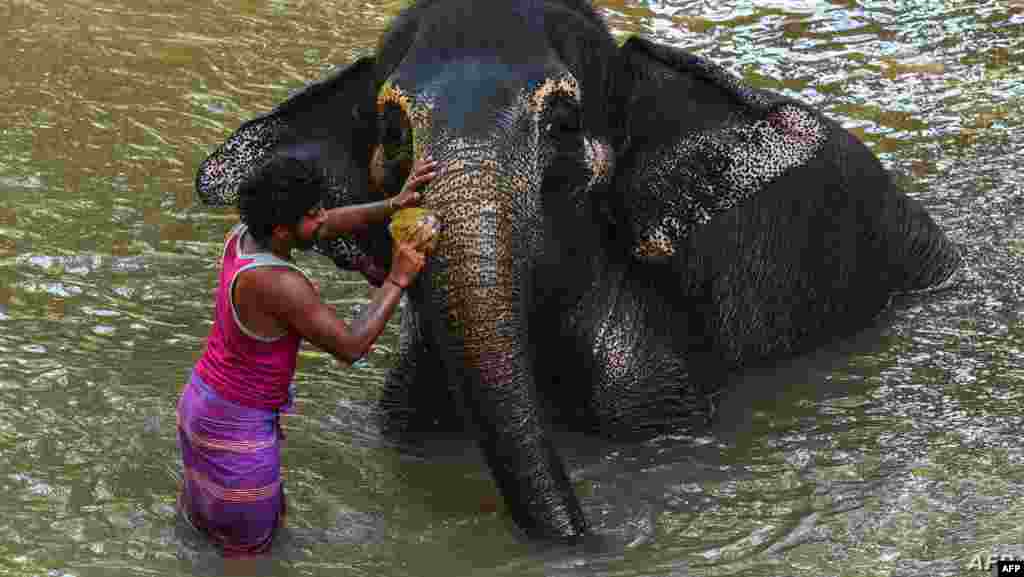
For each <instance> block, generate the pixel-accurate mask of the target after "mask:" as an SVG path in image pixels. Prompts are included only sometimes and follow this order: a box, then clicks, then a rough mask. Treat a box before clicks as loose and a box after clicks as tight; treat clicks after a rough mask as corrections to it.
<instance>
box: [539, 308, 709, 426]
mask: <svg viewBox="0 0 1024 577" xmlns="http://www.w3.org/2000/svg"><path fill="white" fill-rule="evenodd" d="M640 292H641V293H643V294H642V295H637V294H626V293H620V294H619V295H617V296H616V297H615V298H609V299H607V300H604V299H601V300H604V302H601V303H595V304H594V309H592V311H591V312H590V313H587V314H588V315H593V316H592V317H591V318H590V320H588V321H584V322H573V323H571V325H572V326H574V327H575V328H576V332H577V339H578V340H577V348H578V349H579V350H581V351H585V352H584V356H585V358H586V362H585V363H584V364H585V366H587V367H589V374H588V375H587V377H586V378H587V381H588V382H587V385H586V387H585V388H584V389H582V390H583V393H584V394H583V395H582V400H583V402H582V407H580V403H579V401H580V398H577V399H576V401H577V404H576V407H580V408H582V413H583V414H582V417H583V419H582V420H584V421H587V422H586V425H587V426H588V428H589V429H591V430H592V431H594V432H595V433H597V434H600V435H602V436H606V437H617V438H622V437H650V436H653V435H657V434H662V433H665V432H669V431H680V430H687V429H693V428H695V427H702V426H704V425H706V424H707V422H708V421H709V420H710V418H711V417H712V415H713V413H714V403H713V397H714V393H715V392H717V391H718V389H719V386H720V385H721V383H722V382H723V379H724V374H725V372H724V369H722V368H721V364H720V363H717V362H715V359H714V358H713V355H712V354H711V353H710V351H709V350H707V343H704V342H703V339H702V338H701V337H700V335H699V330H697V331H695V330H694V329H693V328H692V327H690V325H691V324H694V325H699V323H698V322H697V318H695V317H694V314H693V313H688V314H676V315H668V316H666V315H665V314H658V315H655V316H651V313H652V312H653V311H654V310H657V311H661V312H663V311H664V310H665V309H664V307H663V306H659V305H657V304H655V303H657V302H659V299H658V297H657V296H656V294H655V293H654V291H644V290H641V291H640ZM648 293H649V294H648ZM613 301H614V302H613ZM563 365H564V363H563ZM569 370H576V369H575V368H574V367H573V368H569ZM569 379H571V375H567V374H566V375H561V376H560V378H559V379H558V380H559V381H562V382H565V381H567V380H569ZM576 380H578V375H577V376H576ZM560 404H566V403H560ZM561 414H562V415H565V414H567V411H566V410H562V411H561ZM577 414H578V413H577Z"/></svg>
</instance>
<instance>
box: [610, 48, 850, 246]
mask: <svg viewBox="0 0 1024 577" xmlns="http://www.w3.org/2000/svg"><path fill="white" fill-rule="evenodd" d="M621 51H622V57H623V62H624V64H625V66H626V68H627V72H628V74H627V76H628V77H629V81H628V82H629V83H630V89H629V96H628V104H627V106H628V111H627V114H628V116H629V122H628V129H627V130H628V137H629V142H630V145H629V147H628V148H627V149H626V151H625V152H624V153H623V154H622V155H621V156H620V166H619V168H618V172H617V175H616V180H617V184H616V189H617V190H618V191H619V192H620V193H621V195H620V196H619V198H621V199H622V202H625V203H626V206H623V207H621V208H622V210H620V211H619V214H620V215H621V216H620V217H619V218H620V219H625V220H627V221H628V222H625V223H620V224H622V225H625V227H626V230H628V231H629V232H630V233H631V235H632V238H631V242H632V246H631V250H632V253H633V256H634V257H635V258H637V259H640V260H643V261H661V260H664V259H665V258H666V257H671V256H672V255H674V254H675V253H676V251H677V250H678V249H679V248H680V247H681V246H682V244H683V242H684V240H685V239H686V237H687V236H688V235H690V234H691V231H692V230H693V229H694V228H695V227H698V226H701V225H703V224H705V223H707V222H709V221H710V220H711V219H712V218H713V217H714V216H715V215H716V214H719V213H722V212H725V211H727V210H729V209H731V208H732V207H734V206H737V205H738V204H740V203H742V202H743V201H744V200H746V199H748V198H750V197H752V196H754V195H756V194H758V193H759V192H761V191H763V190H764V189H765V188H766V187H767V185H768V184H770V183H771V182H772V181H773V180H774V179H776V178H778V177H779V176H780V175H782V174H783V173H784V172H786V171H788V170H790V169H792V168H794V167H799V166H801V165H804V164H806V163H807V162H808V161H809V160H811V159H812V158H813V157H815V156H816V155H817V154H818V153H819V151H820V150H821V149H822V148H823V146H824V145H825V143H826V142H828V140H829V137H830V134H831V131H832V130H833V125H832V124H831V123H829V122H828V121H826V120H825V119H824V118H822V117H821V116H820V115H819V114H818V113H817V112H815V111H814V110H812V109H810V108H809V107H807V106H806V105H804V104H802V103H799V102H797V101H794V100H792V99H789V98H786V97H783V96H780V95H777V94H773V93H771V92H767V91H762V90H758V89H755V88H751V87H748V86H746V85H744V84H742V83H741V82H740V80H739V79H738V78H736V77H735V76H733V75H732V74H730V73H729V72H728V71H726V70H725V69H723V68H721V67H720V66H718V65H716V64H714V63H711V62H709V61H707V60H705V59H703V58H700V57H699V56H695V55H693V54H689V53H687V52H684V51H683V50H680V49H677V48H672V47H668V46H663V45H659V44H656V43H653V42H650V41H647V40H644V39H641V38H637V37H633V38H630V39H629V40H628V41H627V42H626V43H625V44H624V45H623V46H622V48H621Z"/></svg>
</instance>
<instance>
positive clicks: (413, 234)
mask: <svg viewBox="0 0 1024 577" xmlns="http://www.w3.org/2000/svg"><path fill="white" fill-rule="evenodd" d="M388 232H390V233H391V238H393V239H395V240H396V241H398V242H408V241H410V240H411V241H414V242H415V243H416V244H417V245H418V246H423V247H424V248H425V249H426V250H430V251H432V250H434V247H435V246H436V245H437V235H438V233H439V232H441V220H440V219H438V218H437V215H436V214H434V213H433V211H430V210H427V209H425V208H403V209H401V210H399V211H397V212H395V214H393V215H391V223H390V224H388Z"/></svg>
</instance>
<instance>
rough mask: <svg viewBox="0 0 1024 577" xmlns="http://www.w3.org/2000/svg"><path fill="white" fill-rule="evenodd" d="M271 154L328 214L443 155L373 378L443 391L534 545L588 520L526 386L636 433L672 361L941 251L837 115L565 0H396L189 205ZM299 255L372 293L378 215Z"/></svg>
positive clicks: (667, 386) (668, 398) (213, 170)
mask: <svg viewBox="0 0 1024 577" xmlns="http://www.w3.org/2000/svg"><path fill="white" fill-rule="evenodd" d="M270 151H276V152H284V153H287V154H295V155H302V156H303V157H304V158H307V159H310V160H311V161H313V162H315V163H316V165H317V166H319V167H320V169H321V170H322V171H323V172H324V174H325V175H326V176H327V177H328V178H327V180H328V182H330V183H331V184H330V187H329V190H325V191H324V198H325V204H326V205H327V206H335V205H340V204H349V203H354V202H363V201H370V200H376V199H378V198H382V196H383V195H384V194H385V191H389V192H390V193H391V194H394V193H395V192H397V190H398V185H399V184H400V183H401V182H402V181H403V180H404V179H405V177H406V175H407V174H408V171H409V167H410V166H411V164H412V159H413V158H422V157H428V156H429V157H431V158H433V159H434V160H436V161H437V162H438V163H439V169H438V170H439V172H438V175H437V177H436V178H435V179H434V180H433V181H432V182H431V183H430V184H429V185H428V186H427V188H426V189H425V190H424V191H423V204H424V206H425V207H426V208H429V209H432V210H433V211H435V212H436V214H437V215H438V216H439V217H440V219H441V220H442V222H443V225H444V226H443V230H442V233H441V236H440V238H439V239H438V244H437V248H436V250H435V252H434V253H433V254H432V255H431V258H430V259H429V262H428V265H427V268H426V269H425V271H424V273H423V274H421V275H420V277H419V278H418V280H417V282H416V283H415V285H414V286H413V287H411V289H410V291H409V294H408V298H409V302H410V303H411V305H412V306H411V307H410V308H409V309H407V310H406V311H405V313H404V314H403V318H402V323H403V326H402V341H403V343H402V352H401V356H400V358H399V362H398V364H399V366H398V368H397V370H396V371H394V372H392V373H391V375H389V383H390V382H398V383H399V384H400V385H401V387H400V388H401V389H402V390H405V391H407V392H408V393H409V394H410V395H413V396H415V395H416V394H417V393H416V391H423V390H426V391H430V392H429V393H427V394H425V396H426V397H427V400H426V401H425V402H426V403H427V404H429V403H431V402H434V403H450V404H452V405H457V407H458V410H459V413H460V415H461V416H462V417H464V418H465V420H466V421H467V423H468V424H469V425H470V427H471V429H472V430H473V431H474V432H475V433H476V434H477V437H478V439H479V444H480V447H481V449H482V450H483V453H484V455H485V458H486V460H487V463H488V465H489V467H490V469H491V472H492V475H493V477H494V479H495V481H496V483H497V485H498V487H499V490H500V491H501V493H502V495H503V496H504V498H505V500H506V502H507V504H508V510H509V511H510V513H511V515H512V518H513V519H514V520H515V522H516V524H517V525H518V526H519V527H520V528H521V529H522V530H523V531H525V532H526V533H527V534H528V535H530V536H536V537H545V538H563V539H575V538H577V537H580V536H582V535H584V534H586V533H587V532H588V524H587V521H586V518H585V516H584V515H583V513H582V510H581V507H580V504H579V501H578V499H577V497H576V495H575V493H574V491H573V490H572V488H571V485H570V482H569V479H568V475H567V474H566V472H565V468H564V465H563V463H562V461H561V459H560V458H559V457H558V455H557V453H556V451H555V449H554V447H553V445H552V441H551V439H550V436H549V433H548V427H547V424H546V420H547V418H548V415H547V413H546V411H545V408H546V407H547V406H548V405H547V403H548V399H547V398H546V395H550V396H553V397H557V396H559V395H562V396H563V397H568V398H570V399H571V400H572V401H571V402H575V401H576V400H578V404H579V405H580V406H585V408H584V409H582V410H585V411H589V412H590V413H592V414H593V415H598V417H597V418H598V419H599V420H600V419H604V421H603V422H605V423H610V422H612V421H616V420H620V417H621V416H622V415H625V416H626V417H625V419H626V420H627V421H629V420H630V419H632V421H629V422H627V427H629V426H634V424H635V426H636V428H638V429H639V428H642V426H641V425H640V424H637V423H640V422H641V421H645V420H646V421H647V422H652V421H655V420H659V419H660V415H663V414H669V413H671V414H673V415H675V414H676V412H685V411H688V410H690V409H691V408H692V406H693V405H692V404H689V403H687V402H683V403H680V402H678V399H679V398H680V397H681V396H682V395H685V394H691V393H692V391H691V390H690V389H688V388H687V382H688V380H689V379H690V375H689V369H688V362H689V361H688V360H687V359H688V355H689V352H690V351H691V350H696V349H700V348H705V349H708V348H709V347H710V348H714V347H719V346H720V348H721V349H722V350H723V351H724V352H723V353H722V354H718V353H717V352H716V351H712V354H709V355H707V356H709V357H715V358H719V357H721V358H723V359H725V360H727V361H728V362H731V363H733V364H741V363H742V362H744V361H745V360H749V359H763V358H767V357H770V356H772V355H774V354H778V353H780V352H792V351H795V350H798V348H799V347H801V346H804V347H806V345H807V343H809V342H811V339H812V337H814V336H820V335H822V334H828V332H829V322H833V321H835V319H837V318H838V319H840V320H842V321H844V322H845V321H850V320H851V319H852V320H856V321H858V322H860V321H862V319H863V318H865V317H867V318H870V316H871V314H874V313H875V312H877V310H878V308H880V307H881V306H884V303H885V302H886V301H887V298H888V293H889V292H891V291H893V290H896V289H899V288H900V283H901V282H903V281H901V280H900V279H898V278H896V277H897V276H900V275H902V276H901V277H900V278H902V279H904V280H906V279H911V278H912V277H913V279H914V282H915V283H917V284H919V285H926V284H930V283H933V282H934V281H936V280H940V279H944V278H946V277H947V276H948V275H949V273H950V270H952V268H954V264H955V263H954V261H956V259H955V258H954V257H952V256H951V255H952V251H951V250H950V248H949V243H948V241H946V240H945V237H943V236H942V234H941V232H940V231H938V230H937V228H936V227H935V226H934V223H932V222H931V220H930V219H929V218H928V217H927V215H926V214H925V213H924V211H923V209H921V208H920V207H919V206H918V205H916V204H914V203H912V202H905V201H906V200H907V199H905V197H901V196H898V195H897V194H896V193H895V192H894V191H893V190H892V186H891V181H890V180H889V179H888V177H887V176H886V175H885V173H884V171H883V170H882V169H881V166H880V165H879V164H878V163H877V160H876V159H874V157H873V156H872V155H871V153H870V152H869V151H868V150H867V149H866V148H865V147H864V146H863V145H862V144H860V143H859V142H857V141H856V140H855V139H853V138H852V137H850V136H849V135H848V133H846V132H845V131H843V130H842V129H841V128H840V127H839V126H838V125H837V124H835V123H834V122H832V121H829V120H827V119H825V118H824V117H822V116H821V115H819V114H818V113H816V112H814V111H813V110H811V109H809V108H808V107H806V106H804V105H802V104H800V103H798V102H795V101H792V100H790V99H787V98H784V97H780V96H776V95H772V94H770V93H767V92H763V91H758V90H753V89H749V88H746V87H744V86H743V85H742V84H741V83H739V82H738V81H737V80H736V79H735V78H733V77H732V76H731V75H729V74H728V73H726V72H725V71H723V70H722V69H720V68H718V67H716V66H714V65H712V64H710V63H708V62H707V61H705V60H703V59H700V58H697V57H694V56H692V55H688V54H686V53H685V52H682V51H680V50H676V49H672V48H667V47H663V46H658V45H656V44H653V43H650V42H647V41H644V40H641V39H637V38H634V39H630V40H629V41H627V42H626V43H625V44H623V45H621V46H619V45H617V44H616V43H615V41H614V39H613V37H612V36H611V34H610V33H609V31H608V29H607V27H606V25H605V24H604V23H603V21H602V20H601V18H600V17H599V16H598V14H597V13H596V12H595V11H594V9H593V8H592V7H591V6H590V5H589V4H588V3H587V2H584V1H582V0H560V1H555V0H548V1H542V0H507V1H500V2H499V1H495V2H479V1H473V0H421V1H420V2H417V3H416V4H414V5H413V6H411V7H409V8H407V9H406V10H405V11H404V12H403V13H402V14H400V15H399V16H398V17H396V19H395V20H394V21H393V22H392V24H391V26H390V28H389V29H388V31H387V32H386V33H385V34H384V36H383V37H382V39H381V41H380V43H379V45H378V47H377V50H376V53H375V55H374V57H373V58H364V59H360V60H358V61H357V62H355V63H354V64H352V65H350V66H348V67H346V68H344V69H341V70H339V71H337V72H335V73H334V74H332V75H330V76H329V77H328V78H327V79H325V80H323V81H321V82H318V83H315V84H312V85H310V86H309V87H307V88H306V89H305V90H303V91H302V92H300V93H298V94H296V95H294V96H292V97H291V98H289V99H288V100H287V101H286V102H284V103H283V104H281V105H280V106H278V107H277V108H276V109H275V110H273V111H271V112H270V113H268V114H266V115H263V116H260V117H258V118H256V119H253V120H251V121H249V122H247V123H245V124H243V125H242V126H241V127H240V128H239V129H238V130H237V131H236V132H235V133H234V134H233V135H232V136H231V137H229V139H228V140H227V141H226V142H225V143H224V144H223V145H222V146H221V147H220V148H219V149H218V150H217V151H215V152H214V153H213V154H212V155H211V156H210V157H209V158H208V159H207V160H206V161H205V162H204V163H203V164H202V165H201V166H200V169H199V175H198V177H197V181H196V186H197V189H198V192H199V195H200V197H201V198H203V199H204V200H205V201H206V202H208V203H214V204H215V203H228V202H231V201H232V200H233V196H234V194H235V192H234V191H236V190H237V187H238V184H239V183H240V182H242V181H244V179H245V178H246V177H247V175H248V174H249V172H250V171H251V169H252V167H253V166H255V164H256V163H257V162H259V160H260V158H262V157H263V156H264V155H266V154H267V153H268V152H270ZM853 191H857V192H858V194H859V192H860V191H867V193H866V194H865V195H864V196H863V197H859V196H856V195H854V194H852V192H853ZM894 199H895V200H894ZM828 211H840V212H842V213H843V214H845V215H848V216H844V217H843V218H842V219H834V218H831V216H830V218H819V217H818V216H817V215H820V214H829V215H831V214H832V213H829V212H828ZM843 211H845V212H843ZM791 231H796V232H795V233H794V234H797V235H803V236H806V237H808V238H809V237H811V236H814V235H816V234H819V232H820V235H821V237H822V238H827V239H829V240H830V242H832V243H834V245H835V246H845V245H850V246H851V247H853V246H854V245H855V248H851V249H849V250H850V252H851V253H852V254H853V255H854V257H853V261H852V264H851V262H850V261H848V260H844V258H838V257H835V256H834V255H828V254H826V255H824V256H822V255H821V254H819V253H818V252H813V250H811V249H814V250H817V249H816V248H814V247H810V248H808V249H807V250H805V251H803V252H801V251H793V250H790V249H789V245H787V244H786V243H785V242H781V241H782V240H785V235H787V234H790V233H791ZM863 231H867V232H863ZM907 239H910V240H907ZM844 243H845V244H844ZM318 248H319V249H320V250H321V251H322V252H324V253H325V254H327V255H329V256H331V257H332V258H334V260H335V262H336V263H337V264H338V266H340V267H343V268H347V269H351V270H358V271H360V272H362V273H363V274H364V275H365V276H366V277H367V278H368V279H369V280H370V281H371V282H379V280H380V278H381V272H382V271H385V270H386V269H387V266H388V265H389V262H388V259H389V255H390V251H389V240H388V237H387V233H386V229H385V227H383V226H380V227H376V228H370V229H367V230H364V231H358V232H357V233H356V234H354V235H353V237H352V238H349V239H344V240H342V241H338V242H337V243H336V244H334V245H331V246H321V247H318ZM844 250H846V249H844ZM819 252H820V251H819ZM922 255H924V257H925V258H922ZM801 259H803V260H801ZM808 259H811V260H814V262H818V261H821V262H822V263H823V264H821V265H820V266H819V265H817V264H812V265H808V264H807V261H808ZM815 259H816V260H815ZM918 261H921V262H920V263H919V262H918ZM879 262H884V263H888V264H886V265H885V267H888V268H885V269H884V270H883V269H880V268H879V266H878V264H877V263H879ZM666 265H667V266H666ZM872 267H874V268H875V270H873V269H872ZM903 269H906V270H903ZM879 271H880V272H881V274H882V276H883V277H884V276H886V275H889V273H890V272H893V273H895V272H897V271H899V274H891V275H889V276H891V277H892V278H891V279H889V280H886V281H884V282H879V281H878V279H879V274H876V273H878V272H879ZM906 271H911V272H909V273H907V274H903V273H904V272H906ZM922 271H923V272H922ZM836 277H842V278H843V284H842V285H841V286H840V285H839V284H836V283H834V282H833V279H834V278H836ZM836 287H840V288H836ZM833 297H834V298H833ZM770 299H775V300H770ZM843 299H846V301H850V302H852V303H853V304H852V305H851V304H849V303H848V302H845V301H843ZM837 301H843V302H839V303H838V304H837ZM765 302H769V305H770V306H765V305H764V303H765ZM799 315H804V316H799ZM829 315H832V316H829ZM801 323H803V324H801ZM814 323H817V324H814ZM808 324H813V326H810V328H808V327H807V326H805V325H808ZM838 324H840V323H838V322H835V325H838ZM833 328H834V327H833ZM562 333H569V334H568V336H565V337H563V336H562ZM428 365H429V366H428ZM431 368H433V369H436V370H431ZM566 375H568V376H569V379H572V378H575V379H576V380H578V381H580V382H581V383H583V384H582V385H576V384H574V383H571V382H567V380H566ZM448 390H453V391H454V395H452V396H450V397H448V396H445V395H436V396H434V397H431V395H433V394H434V392H436V391H448ZM694 390H695V389H694ZM420 399H421V400H422V399H423V396H421V397H420ZM623 407H625V408H623ZM609 408H610V409H609ZM677 409H678V410H677ZM673 411H676V412H673ZM655 414H657V415H659V417H658V418H657V419H655V418H654V417H652V415H655ZM605 415H610V416H607V417H606V416H605Z"/></svg>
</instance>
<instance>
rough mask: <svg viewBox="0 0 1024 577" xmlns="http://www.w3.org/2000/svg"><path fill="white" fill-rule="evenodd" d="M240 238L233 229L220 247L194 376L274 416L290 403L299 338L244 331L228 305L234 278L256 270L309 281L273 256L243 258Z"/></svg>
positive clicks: (224, 394) (239, 229)
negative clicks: (281, 270)
mask: <svg viewBox="0 0 1024 577" xmlns="http://www.w3.org/2000/svg"><path fill="white" fill-rule="evenodd" d="M245 233H246V227H245V225H244V224H238V225H236V226H235V227H234V228H233V229H231V232H229V233H228V236H227V241H226V242H225V243H224V259H223V263H222V265H221V271H220V282H219V284H218V286H217V303H216V309H215V312H214V319H213V327H211V328H210V334H209V336H208V337H207V338H206V349H205V350H204V351H203V354H202V356H201V357H200V358H199V361H198V362H197V363H196V368H195V370H196V373H198V375H199V378H201V379H202V380H203V381H205V382H206V383H207V384H209V385H210V386H211V387H213V389H214V390H215V391H216V392H217V394H218V395H220V396H221V397H223V398H225V399H227V400H229V401H233V402H235V403H238V404H240V405H244V406H247V407H255V408H262V409H275V410H276V409H280V408H281V407H283V406H284V405H286V404H287V403H288V401H289V387H290V386H291V383H292V377H294V376H295V363H296V360H297V359H298V353H299V343H300V341H301V340H302V337H300V336H299V334H298V333H296V332H293V331H288V332H286V333H285V334H283V335H281V336H279V337H271V338H268V337H264V336H261V335H258V334H256V333H254V332H252V331H250V330H249V329H247V328H246V327H245V326H244V325H243V324H242V322H241V320H240V319H239V318H238V311H237V310H236V309H235V303H234V300H233V299H232V293H233V292H234V291H233V289H234V286H235V280H236V279H237V278H238V273H240V272H242V271H245V270H249V269H251V268H255V267H260V266H279V267H287V268H291V269H294V270H297V271H299V272H300V273H301V274H302V275H303V276H305V277H306V279H307V280H308V279H309V277H308V276H307V275H306V273H305V272H304V271H303V270H302V269H300V268H299V267H297V266H295V265H294V264H292V263H290V262H288V261H285V260H282V259H280V258H278V257H276V256H274V255H273V254H272V253H269V252H259V253H250V254H246V253H242V252H241V244H242V243H241V239H242V237H243V236H244V235H245Z"/></svg>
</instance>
